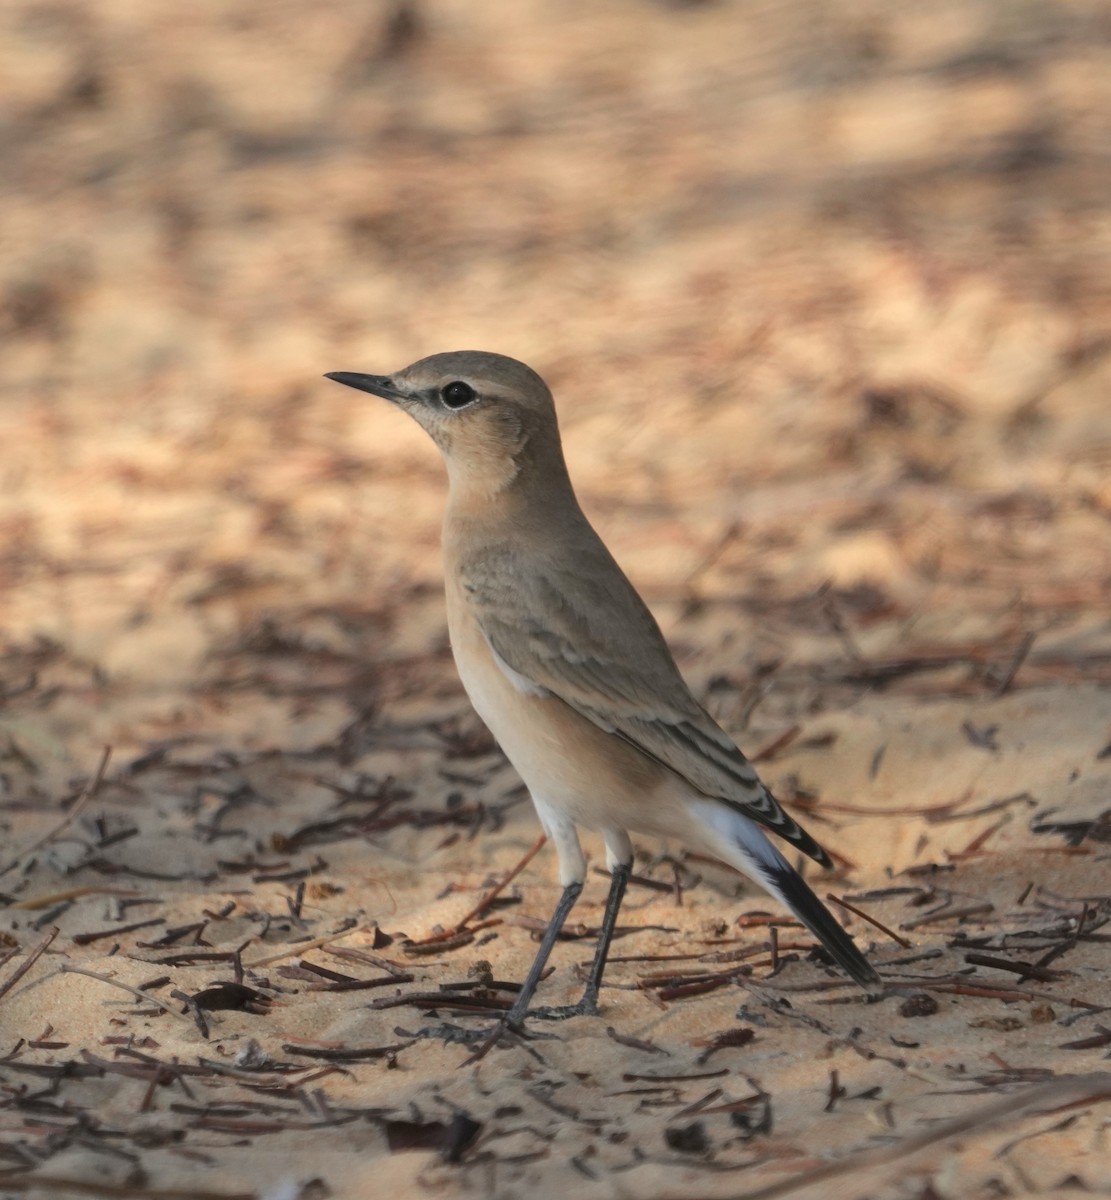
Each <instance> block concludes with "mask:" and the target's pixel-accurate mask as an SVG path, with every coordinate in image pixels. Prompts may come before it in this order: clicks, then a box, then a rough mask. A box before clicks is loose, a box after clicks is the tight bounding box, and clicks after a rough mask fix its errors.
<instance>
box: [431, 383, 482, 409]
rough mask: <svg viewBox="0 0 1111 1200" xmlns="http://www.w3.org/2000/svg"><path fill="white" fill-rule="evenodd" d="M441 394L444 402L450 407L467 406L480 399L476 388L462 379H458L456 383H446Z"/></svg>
mask: <svg viewBox="0 0 1111 1200" xmlns="http://www.w3.org/2000/svg"><path fill="white" fill-rule="evenodd" d="M440 395H441V396H442V397H443V401H444V404H446V405H447V407H448V408H466V407H467V405H468V404H471V403H473V402H474V401H475V400H477V399H478V396H477V394H476V392H475V390H474V388H473V387H471V385H470V384H469V383H464V382H463V381H462V380H461V379H457V380H456V381H455V382H454V383H448V384H445V385H444V389H443V391H442V392H441V393H440Z"/></svg>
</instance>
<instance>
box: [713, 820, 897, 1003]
mask: <svg viewBox="0 0 1111 1200" xmlns="http://www.w3.org/2000/svg"><path fill="white" fill-rule="evenodd" d="M690 807H691V809H692V810H693V812H694V815H695V817H696V819H698V821H699V824H700V825H701V826H702V827H703V829H705V830H706V832H707V834H709V835H710V836H709V838H708V840H707V842H706V843H705V844H706V847H707V849H709V850H710V851H711V852H712V853H713V854H715V855H716V856H717V857H718V858H720V859H721V860H722V861H723V862H727V863H729V865H730V866H732V867H736V868H737V870H739V871H743V872H744V874H746V875H747V876H748V877H749V878H750V879H752V880H755V882H756V883H758V884H760V886H761V887H763V888H764V889H765V890H766V891H768V892H770V893H771V894H772V895H773V896H774V897H775V898H776V899H777V900H778V901H780V903H781V904H783V905H784V907H786V908H787V909H789V910H790V911H791V913H793V914H794V916H796V917H797V918H798V919H799V920H800V921H801V922H802V923H803V925H805V926H806V928H807V929H809V930H810V932H811V933H812V934H813V935H814V936H815V937H816V938H817V939H818V941H819V942H821V944H822V945H823V947H825V949H826V951H827V952H828V954H829V956H830V958H832V959H833V961H834V962H835V963H836V964H837V965H838V966H839V967H840V968H841V970H842V971H844V972H845V974H846V975H848V976H849V978H850V979H852V980H853V982H854V983H857V984H859V985H860V986H861V987H862V988H863V989H864V990H865V991H866V992H868V993H869V994H871V995H873V996H878V995H881V994H882V992H883V980H882V979H880V977H879V975H878V974H877V973H876V970H875V968H874V967H873V966H872V964H871V963H870V962H869V961H868V960H867V959H866V958H865V957H864V955H863V954H861V953H860V951H859V950H858V949H857V948H856V944H855V943H854V942H853V940H852V938H851V937H849V935H848V934H847V933H846V932H845V931H844V930H843V929H842V928H841V926H840V925H839V924H838V923H837V922H836V921H835V920H834V918H833V915H832V914H831V913H830V911H829V909H828V908H826V906H825V905H824V904H823V903H822V902H821V901H820V900H819V899H818V897H817V896H815V895H814V893H813V892H812V891H811V890H810V887H809V886H808V885H807V883H806V881H805V880H804V879H803V878H802V876H801V875H799V873H798V872H797V871H796V870H795V869H794V868H793V867H792V866H791V864H790V863H789V862H788V861H787V860H786V859H785V858H784V857H783V855H782V854H780V852H779V851H778V850H777V849H776V848H775V846H773V845H772V843H771V842H770V841H769V840H768V838H767V836H766V835H765V834H764V831H763V830H762V829H761V828H760V827H759V826H758V825H757V824H756V823H755V822H754V821H752V820H751V819H750V818H749V817H746V816H744V815H743V814H742V813H739V812H737V811H736V810H735V809H732V808H728V807H726V806H725V805H723V804H721V803H719V802H716V801H713V800H701V799H700V800H696V801H694V802H692V803H691V805H690Z"/></svg>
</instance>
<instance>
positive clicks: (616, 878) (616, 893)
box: [513, 863, 632, 1021]
mask: <svg viewBox="0 0 1111 1200" xmlns="http://www.w3.org/2000/svg"><path fill="white" fill-rule="evenodd" d="M631 870H632V864H631V863H619V864H618V865H617V866H616V867H614V869H613V877H612V879H611V880H610V890H609V895H608V896H607V897H606V911H605V913H604V914H603V915H602V928H601V929H600V930H599V931H598V945H597V947H596V948H595V950H594V961H593V962H592V963H591V964H590V974H589V975H588V976H587V979H586V989H585V991H584V992H583V994H582V999H581V1000H580V1001H579V1002H578V1004H572V1005H569V1006H567V1007H564V1008H539V1009H534V1010H533V1012H532V1014H531V1015H532V1016H534V1017H543V1018H545V1019H547V1020H549V1021H559V1020H563V1019H565V1018H567V1017H592V1016H596V1015H597V1012H598V989H599V988H600V987H601V986H602V975H603V973H604V971H605V969H606V959H607V958H608V957H609V949H610V942H611V941H613V931H614V929H615V927H616V925H617V914H618V912H619V911H620V909H621V901H622V900H623V899H624V897H625V888H626V887H627V885H628V883H629V873H630V871H631ZM513 1007H514V1008H516V1007H517V1005H516V1004H515V1005H514V1006H513Z"/></svg>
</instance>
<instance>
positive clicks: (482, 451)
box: [327, 350, 563, 492]
mask: <svg viewBox="0 0 1111 1200" xmlns="http://www.w3.org/2000/svg"><path fill="white" fill-rule="evenodd" d="M327 378H328V379H334V380H335V381H336V382H337V383H344V384H347V385H348V386H349V387H353V388H358V389H359V390H360V391H364V392H370V393H371V394H372V395H375V396H382V397H384V398H385V399H386V400H389V401H391V402H392V403H394V404H396V405H397V406H398V407H399V408H403V409H404V410H405V411H406V412H407V413H408V414H409V415H410V416H411V417H412V418H413V419H414V420H415V421H416V422H417V424H418V425H420V426H421V427H422V428H423V429H425V430H426V431H427V432H428V434H429V436H430V437H431V438H432V440H433V441H434V442H435V443H436V445H437V446H439V448H440V450H441V451H442V453H443V456H444V459H445V461H446V462H447V466H448V473H449V476H450V478H451V482H452V486H453V488H454V487H455V486H457V485H459V486H462V487H464V488H466V489H467V490H471V489H472V488H474V487H478V488H479V489H480V490H484V491H490V492H498V491H501V490H503V489H504V488H505V487H507V486H509V485H510V484H512V483H513V482H515V481H516V480H517V479H518V477H520V476H521V475H522V474H524V473H526V472H528V471H529V469H530V465H531V460H534V459H539V458H543V459H546V460H548V462H549V463H550V461H551V459H552V456H553V453H554V457H555V460H556V462H557V463H558V465H559V467H560V468H562V463H563V459H562V452H561V451H560V448H559V430H558V426H557V423H556V414H555V405H554V403H553V402H552V394H551V392H550V391H549V390H548V385H547V384H546V383H545V382H544V380H543V379H541V378H540V376H539V375H537V373H536V372H535V371H534V370H532V368H531V367H527V366H525V364H524V363H522V362H518V361H517V360H516V359H514V358H506V357H505V356H504V355H501V354H488V353H486V352H484V351H480V350H456V351H451V352H449V353H446V354H433V355H431V356H430V357H428V358H422V359H420V360H419V361H418V362H415V363H412V364H411V365H410V366H408V367H405V368H404V369H403V370H401V371H396V372H394V373H393V374H392V375H362V374H358V373H355V372H351V371H334V372H330V373H329V374H328V375H327Z"/></svg>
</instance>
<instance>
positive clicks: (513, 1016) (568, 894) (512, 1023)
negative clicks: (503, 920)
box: [463, 883, 583, 1066]
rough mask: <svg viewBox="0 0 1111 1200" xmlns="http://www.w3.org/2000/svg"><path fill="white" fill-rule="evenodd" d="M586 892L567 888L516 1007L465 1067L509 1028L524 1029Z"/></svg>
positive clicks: (579, 886) (575, 885)
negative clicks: (539, 986) (563, 934)
mask: <svg viewBox="0 0 1111 1200" xmlns="http://www.w3.org/2000/svg"><path fill="white" fill-rule="evenodd" d="M582 890H583V885H582V884H581V883H569V884H568V885H567V886H566V887H565V888H564V889H563V895H562V896H560V898H559V903H558V904H557V905H556V908H555V912H554V913H552V919H551V920H550V921H549V922H548V928H547V929H545V930H544V936H543V937H542V938H541V939H540V949H539V950H537V951H536V957H535V958H534V959H533V960H532V966H531V967H529V972H528V974H527V975H526V976H525V982H524V983H522V984H521V990H520V991H519V992H518V993H517V999H516V1000H514V1002H513V1007H512V1008H511V1009H510V1010H509V1012H507V1013H506V1014H505V1016H504V1017H503V1018H502V1020H501V1021H499V1022H498V1024H497V1025H496V1026H495V1027H494V1030H493V1032H492V1033H491V1034H490V1036H489V1037H488V1038H487V1039H486V1040H485V1041H484V1042H483V1043H482V1045H481V1046H479V1047H478V1049H477V1050H475V1052H474V1053H473V1054H472V1055H471V1057H470V1058H468V1059H467V1062H466V1063H464V1064H463V1065H464V1066H467V1065H469V1064H470V1063H473V1062H477V1061H478V1059H480V1058H482V1057H484V1056H485V1054H486V1053H487V1052H488V1051H489V1050H490V1049H491V1048H492V1047H494V1046H496V1045H497V1043H498V1040H499V1039H500V1038H501V1036H502V1034H503V1033H505V1031H506V1030H507V1029H519V1028H520V1026H521V1023H522V1022H523V1021H524V1019H525V1017H526V1016H527V1015H528V1006H529V1003H530V1001H531V1000H532V997H533V994H534V993H535V991H536V985H537V984H538V983H539V982H540V976H541V975H543V974H544V968H545V967H546V966H547V965H548V956H549V955H550V954H551V952H552V947H553V946H554V945H555V944H556V938H558V937H559V931H560V930H561V929H562V928H563V922H564V921H566V920H567V914H568V913H569V912H570V911H571V909H572V908H574V907H575V901H576V900H577V899H578V898H579V894H580V892H582Z"/></svg>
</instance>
